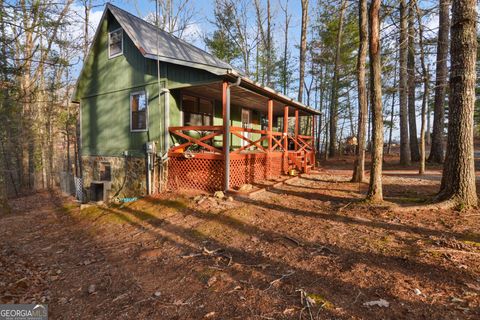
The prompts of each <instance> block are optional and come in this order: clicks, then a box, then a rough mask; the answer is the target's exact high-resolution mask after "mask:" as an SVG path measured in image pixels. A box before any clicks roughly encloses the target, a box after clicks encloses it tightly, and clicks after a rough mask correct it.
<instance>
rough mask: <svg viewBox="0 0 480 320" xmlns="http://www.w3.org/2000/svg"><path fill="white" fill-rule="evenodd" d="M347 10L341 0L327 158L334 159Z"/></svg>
mask: <svg viewBox="0 0 480 320" xmlns="http://www.w3.org/2000/svg"><path fill="white" fill-rule="evenodd" d="M346 8H347V0H342V4H341V7H340V13H339V18H338V19H339V22H338V31H337V43H336V49H335V65H334V67H333V80H332V94H331V99H330V143H329V149H328V154H329V157H335V155H336V153H337V122H338V87H339V86H338V81H339V72H340V70H339V69H340V54H341V52H340V50H341V43H342V36H343V18H344V16H345V10H346Z"/></svg>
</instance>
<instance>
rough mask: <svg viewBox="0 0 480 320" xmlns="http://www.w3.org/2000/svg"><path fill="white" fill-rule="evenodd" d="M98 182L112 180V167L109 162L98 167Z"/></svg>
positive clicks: (101, 163)
mask: <svg viewBox="0 0 480 320" xmlns="http://www.w3.org/2000/svg"><path fill="white" fill-rule="evenodd" d="M99 173H100V181H111V180H112V167H111V166H110V162H100V165H99Z"/></svg>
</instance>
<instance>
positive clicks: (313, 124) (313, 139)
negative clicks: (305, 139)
mask: <svg viewBox="0 0 480 320" xmlns="http://www.w3.org/2000/svg"><path fill="white" fill-rule="evenodd" d="M315 120H316V117H315V115H312V150H314V151H315V125H316V123H315Z"/></svg>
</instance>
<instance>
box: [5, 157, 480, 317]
mask: <svg viewBox="0 0 480 320" xmlns="http://www.w3.org/2000/svg"><path fill="white" fill-rule="evenodd" d="M350 168H351V159H346V160H339V159H336V160H334V161H332V160H330V161H329V162H327V163H325V164H324V165H323V166H322V167H321V168H320V170H319V171H318V172H315V173H312V174H309V175H306V176H303V177H300V178H298V179H296V180H293V181H290V182H288V183H287V184H284V185H282V186H279V187H276V188H270V189H269V190H268V191H266V192H264V193H261V194H258V195H256V196H254V197H253V198H235V199H234V200H233V201H229V200H219V199H215V198H211V197H196V198H195V199H193V195H192V194H186V193H185V194H180V193H167V194H163V195H162V196H159V197H156V198H143V199H141V200H139V201H136V202H133V203H129V204H126V205H124V206H123V207H121V206H110V207H106V206H89V207H87V208H83V209H82V210H80V208H79V206H78V204H76V203H75V202H74V201H73V200H72V199H70V198H65V197H61V196H59V195H55V194H50V193H38V194H35V195H32V196H29V197H25V198H20V199H16V200H13V201H11V203H10V205H11V207H12V212H11V213H3V214H0V234H1V239H2V240H1V242H0V303H27V302H33V301H35V302H45V303H48V306H49V312H50V316H51V318H52V319H204V318H205V319H480V211H475V210H471V211H456V210H451V211H450V210H449V211H446V210H442V211H440V210H435V209H428V210H418V206H419V205H421V204H423V203H425V202H427V201H429V200H431V199H432V197H433V196H434V194H435V192H436V191H437V190H438V187H439V181H440V171H439V170H438V169H439V168H433V169H432V168H430V169H431V170H430V171H429V172H428V173H427V175H426V176H424V177H419V176H418V175H416V172H415V171H414V170H413V167H412V170H403V169H402V171H396V169H398V168H396V167H395V165H394V164H393V162H392V163H388V159H387V163H386V165H385V169H386V171H385V175H384V194H385V199H386V200H387V203H386V205H385V206H370V205H368V204H366V203H364V202H362V199H363V197H364V193H365V191H366V189H367V185H366V184H357V183H350V182H349V178H350V174H351V171H350ZM410 206H411V207H412V208H413V209H408V208H409V207H410ZM400 207H402V208H403V209H402V210H398V208H400Z"/></svg>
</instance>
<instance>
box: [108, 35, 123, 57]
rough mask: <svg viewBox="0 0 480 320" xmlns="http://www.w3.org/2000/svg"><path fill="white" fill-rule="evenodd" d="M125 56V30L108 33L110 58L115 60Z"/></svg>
mask: <svg viewBox="0 0 480 320" xmlns="http://www.w3.org/2000/svg"><path fill="white" fill-rule="evenodd" d="M121 54H123V30H122V29H117V30H115V31H112V32H110V33H108V57H109V58H114V57H116V56H119V55H121Z"/></svg>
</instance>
